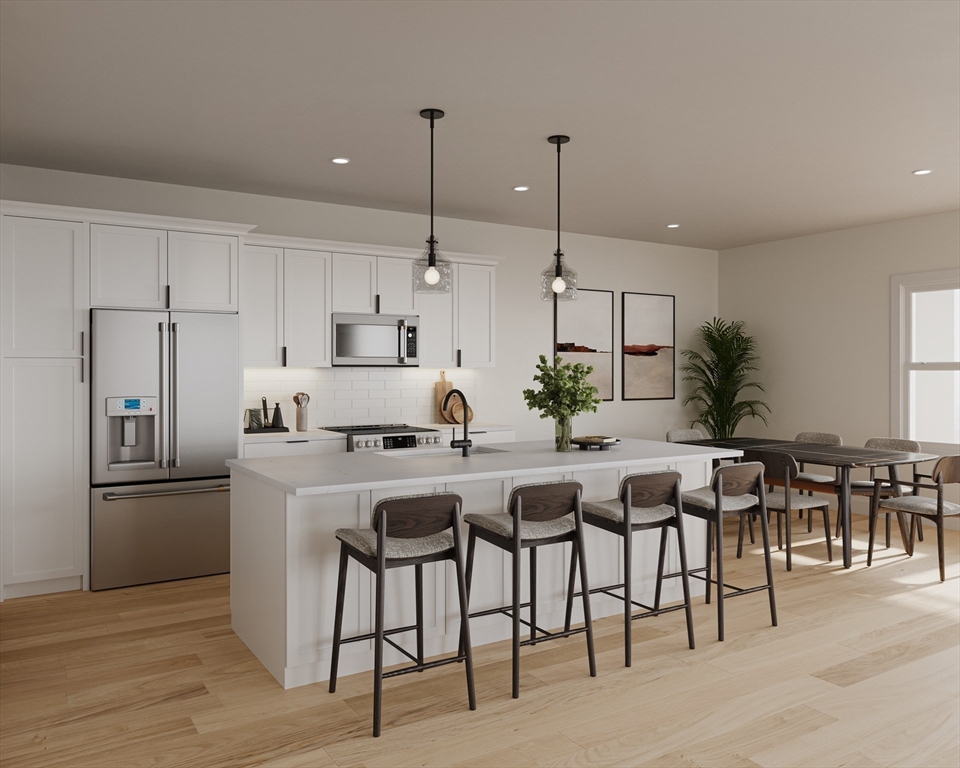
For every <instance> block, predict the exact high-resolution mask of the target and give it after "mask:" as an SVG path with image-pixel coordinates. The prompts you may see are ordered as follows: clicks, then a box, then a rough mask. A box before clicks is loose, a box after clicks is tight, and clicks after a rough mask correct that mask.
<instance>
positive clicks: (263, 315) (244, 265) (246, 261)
mask: <svg viewBox="0 0 960 768" xmlns="http://www.w3.org/2000/svg"><path fill="white" fill-rule="evenodd" d="M240 336H241V340H242V344H243V364H244V365H245V366H250V367H255V368H268V367H277V366H281V365H283V249H282V248H266V247H259V246H253V245H246V246H244V247H243V250H242V251H241V253H240Z"/></svg>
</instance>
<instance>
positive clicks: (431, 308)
mask: <svg viewBox="0 0 960 768" xmlns="http://www.w3.org/2000/svg"><path fill="white" fill-rule="evenodd" d="M452 266H453V275H452V282H453V289H452V290H451V291H450V293H421V294H419V295H418V296H417V298H418V299H419V303H420V307H419V310H418V312H419V315H420V327H419V329H418V330H419V335H420V367H421V368H454V367H456V365H457V324H456V319H457V303H458V302H457V284H458V273H459V267H460V265H459V264H453V265H452Z"/></svg>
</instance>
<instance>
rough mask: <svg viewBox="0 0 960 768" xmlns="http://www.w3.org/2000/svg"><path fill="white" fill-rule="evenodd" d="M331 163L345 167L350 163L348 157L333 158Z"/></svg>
mask: <svg viewBox="0 0 960 768" xmlns="http://www.w3.org/2000/svg"><path fill="white" fill-rule="evenodd" d="M330 162H331V163H336V164H337V165H346V164H347V163H349V162H350V158H349V157H335V158H333V160H331V161H330Z"/></svg>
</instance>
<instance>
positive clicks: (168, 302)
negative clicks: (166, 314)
mask: <svg viewBox="0 0 960 768" xmlns="http://www.w3.org/2000/svg"><path fill="white" fill-rule="evenodd" d="M167 309H170V286H169V285H168V286H167Z"/></svg>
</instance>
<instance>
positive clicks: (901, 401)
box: [890, 269, 960, 456]
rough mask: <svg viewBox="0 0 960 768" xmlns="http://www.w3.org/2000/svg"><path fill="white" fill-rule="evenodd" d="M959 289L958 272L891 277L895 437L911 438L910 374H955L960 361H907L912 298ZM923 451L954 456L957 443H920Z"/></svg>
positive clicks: (891, 367) (919, 273)
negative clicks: (928, 292) (934, 372)
mask: <svg viewBox="0 0 960 768" xmlns="http://www.w3.org/2000/svg"><path fill="white" fill-rule="evenodd" d="M951 289H960V269H941V270H936V271H933V272H910V273H907V274H903V275H891V277H890V426H891V432H892V434H893V435H894V436H895V437H900V438H906V437H908V436H909V435H910V424H909V420H910V402H909V398H910V384H909V376H910V372H911V371H956V370H960V362H953V363H914V362H911V361H910V360H909V356H910V351H911V338H912V331H913V318H912V313H911V312H910V308H911V299H912V297H913V295H914V294H916V293H925V292H927V291H943V290H951ZM920 445H921V446H923V450H925V451H929V452H930V453H936V454H939V455H941V456H943V455H946V454H951V453H956V452H957V449H958V446H957V444H956V443H935V442H930V441H921V442H920Z"/></svg>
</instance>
